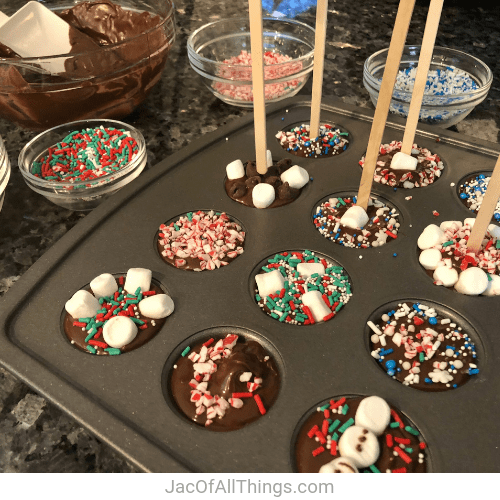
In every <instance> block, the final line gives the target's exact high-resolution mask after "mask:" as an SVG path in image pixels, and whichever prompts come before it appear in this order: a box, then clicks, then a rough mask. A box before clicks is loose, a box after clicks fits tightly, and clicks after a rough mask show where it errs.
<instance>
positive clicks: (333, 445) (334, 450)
mask: <svg viewBox="0 0 500 500" xmlns="http://www.w3.org/2000/svg"><path fill="white" fill-rule="evenodd" d="M330 446H331V448H330V454H331V455H333V456H335V455H336V454H337V441H333V440H332V441H331V442H330Z"/></svg>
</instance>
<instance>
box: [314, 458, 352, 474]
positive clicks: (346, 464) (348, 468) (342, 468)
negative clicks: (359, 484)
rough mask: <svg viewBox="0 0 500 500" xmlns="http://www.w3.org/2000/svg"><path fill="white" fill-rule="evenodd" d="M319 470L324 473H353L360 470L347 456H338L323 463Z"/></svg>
mask: <svg viewBox="0 0 500 500" xmlns="http://www.w3.org/2000/svg"><path fill="white" fill-rule="evenodd" d="M319 472H320V473H322V474H325V473H326V474H328V473H353V472H359V471H358V469H357V467H356V466H355V465H354V463H353V462H352V460H350V459H349V458H347V457H338V458H336V459H335V460H332V461H331V462H328V463H327V464H325V465H323V466H322V467H321V468H320V469H319Z"/></svg>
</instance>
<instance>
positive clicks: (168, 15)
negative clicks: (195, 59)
mask: <svg viewBox="0 0 500 500" xmlns="http://www.w3.org/2000/svg"><path fill="white" fill-rule="evenodd" d="M162 1H163V2H168V3H169V5H170V8H169V10H168V12H167V13H166V15H165V17H164V18H163V19H162V20H161V22H160V23H159V24H157V25H156V26H154V27H152V28H150V29H148V30H146V31H144V32H143V33H141V34H139V35H136V36H133V37H130V38H127V39H125V40H122V41H121V42H116V43H111V44H109V45H99V46H97V47H96V48H95V49H93V50H86V51H84V52H74V53H73V52H68V53H65V54H53V55H51V56H43V57H19V58H17V57H16V58H11V57H0V65H1V64H4V63H8V64H13V63H17V64H18V65H22V64H23V63H36V62H37V61H50V60H51V59H56V58H58V57H76V56H82V55H87V54H93V53H95V52H100V51H102V50H103V49H105V50H110V49H114V48H116V47H120V46H122V45H124V44H126V43H130V42H131V41H133V40H137V39H139V38H141V37H142V36H144V35H148V34H149V33H152V32H153V31H155V30H157V29H158V28H160V27H162V26H163V25H164V24H165V23H166V22H167V21H169V20H173V18H174V2H173V0H162ZM66 8H67V7H63V8H60V9H51V10H52V11H60V10H64V9H66ZM127 10H132V9H127ZM142 12H146V11H142ZM155 15H159V14H155Z"/></svg>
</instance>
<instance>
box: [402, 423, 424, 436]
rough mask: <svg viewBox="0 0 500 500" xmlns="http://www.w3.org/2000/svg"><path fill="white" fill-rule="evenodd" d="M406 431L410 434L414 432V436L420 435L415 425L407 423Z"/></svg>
mask: <svg viewBox="0 0 500 500" xmlns="http://www.w3.org/2000/svg"><path fill="white" fill-rule="evenodd" d="M405 431H407V432H409V433H410V434H413V435H414V436H418V435H420V432H418V431H417V429H414V428H413V427H410V426H409V425H407V426H406V427H405Z"/></svg>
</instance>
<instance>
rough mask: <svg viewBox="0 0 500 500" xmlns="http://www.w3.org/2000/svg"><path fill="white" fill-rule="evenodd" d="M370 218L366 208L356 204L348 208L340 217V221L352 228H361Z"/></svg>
mask: <svg viewBox="0 0 500 500" xmlns="http://www.w3.org/2000/svg"><path fill="white" fill-rule="evenodd" d="M369 220H370V218H369V217H368V215H367V213H366V212H365V209H364V208H363V207H358V206H357V205H354V206H352V207H350V208H348V209H347V211H346V213H345V214H344V215H343V216H342V218H341V219H340V223H341V224H343V225H344V226H347V227H350V228H352V229H361V228H362V227H365V225H366V223H367V222H368V221H369Z"/></svg>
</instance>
